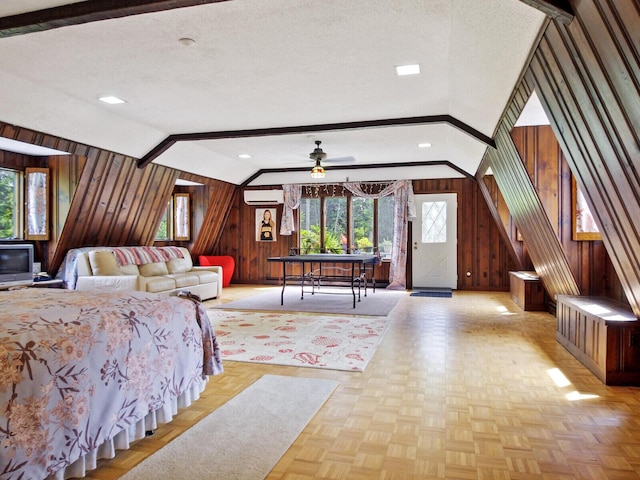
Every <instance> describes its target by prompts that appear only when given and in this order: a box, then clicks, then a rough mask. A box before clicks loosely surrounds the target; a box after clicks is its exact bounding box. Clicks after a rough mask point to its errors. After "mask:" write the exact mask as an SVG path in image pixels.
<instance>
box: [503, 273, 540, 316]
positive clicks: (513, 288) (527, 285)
mask: <svg viewBox="0 0 640 480" xmlns="http://www.w3.org/2000/svg"><path fill="white" fill-rule="evenodd" d="M509 291H510V292H511V298H512V299H513V301H514V302H516V303H517V304H518V305H520V308H522V309H523V310H525V311H544V310H546V309H547V302H546V294H545V291H544V287H543V286H542V282H541V281H540V277H539V276H538V274H536V272H509Z"/></svg>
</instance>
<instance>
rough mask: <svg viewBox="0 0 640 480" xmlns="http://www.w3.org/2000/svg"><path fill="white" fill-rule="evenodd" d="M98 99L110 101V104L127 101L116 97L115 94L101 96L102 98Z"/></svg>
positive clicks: (105, 101)
mask: <svg viewBox="0 0 640 480" xmlns="http://www.w3.org/2000/svg"><path fill="white" fill-rule="evenodd" d="M98 100H100V101H101V102H104V103H108V104H109V105H117V104H119V103H125V101H124V100H122V99H121V98H118V97H114V96H111V95H108V96H106V97H100V98H98Z"/></svg>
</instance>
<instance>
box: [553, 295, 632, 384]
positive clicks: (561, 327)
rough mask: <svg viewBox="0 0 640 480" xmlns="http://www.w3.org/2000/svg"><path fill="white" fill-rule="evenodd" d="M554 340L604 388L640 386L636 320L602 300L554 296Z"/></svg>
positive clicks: (622, 307) (625, 309) (624, 308)
mask: <svg viewBox="0 0 640 480" xmlns="http://www.w3.org/2000/svg"><path fill="white" fill-rule="evenodd" d="M557 305H558V307H557V310H556V319H557V332H556V339H557V340H558V342H560V343H561V344H562V345H563V346H564V347H565V348H566V349H567V350H568V351H569V352H570V353H571V354H572V355H573V356H574V357H576V358H577V359H578V360H579V361H580V362H581V363H582V364H583V365H584V366H586V367H587V368H588V369H589V370H591V371H592V372H593V373H594V374H595V375H596V376H597V377H598V378H599V379H600V380H602V382H603V383H605V384H606V385H634V386H640V321H638V319H637V318H636V317H635V315H634V314H633V312H632V311H631V308H629V307H628V306H626V305H624V304H622V303H619V302H615V301H613V300H611V299H608V298H604V297H581V296H572V295H558V298H557Z"/></svg>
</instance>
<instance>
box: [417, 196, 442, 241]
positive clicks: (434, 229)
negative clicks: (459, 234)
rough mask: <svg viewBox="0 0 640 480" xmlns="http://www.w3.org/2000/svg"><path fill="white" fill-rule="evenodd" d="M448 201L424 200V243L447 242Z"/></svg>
mask: <svg viewBox="0 0 640 480" xmlns="http://www.w3.org/2000/svg"><path fill="white" fill-rule="evenodd" d="M446 241H447V202H442V201H440V202H423V204H422V243H446Z"/></svg>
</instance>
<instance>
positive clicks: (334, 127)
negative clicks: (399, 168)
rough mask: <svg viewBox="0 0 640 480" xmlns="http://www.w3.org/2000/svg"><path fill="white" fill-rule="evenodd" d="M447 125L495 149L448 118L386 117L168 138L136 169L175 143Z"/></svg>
mask: <svg viewBox="0 0 640 480" xmlns="http://www.w3.org/2000/svg"><path fill="white" fill-rule="evenodd" d="M431 123H447V124H449V125H451V126H452V127H455V128H457V129H459V130H461V131H462V132H464V133H466V134H467V135H470V136H471V137H473V138H475V139H476V140H478V141H480V142H482V143H484V144H485V145H487V146H489V147H492V148H496V144H495V141H494V140H493V139H492V138H491V137H489V136H487V135H485V134H484V133H482V132H479V131H478V130H476V129H475V128H472V127H470V126H469V125H467V124H466V123H464V122H461V121H460V120H458V119H457V118H454V117H452V116H451V115H428V116H422V117H404V118H390V119H383V120H365V121H359V122H344V123H325V124H319V125H299V126H294V127H275V128H256V129H251V130H224V131H218V132H202V133H182V134H176V135H169V136H168V137H167V138H165V139H164V140H163V141H162V142H160V143H159V144H158V145H157V146H155V147H154V148H153V149H152V150H151V151H150V152H149V153H147V154H146V155H145V156H144V157H142V158H141V159H139V160H138V167H139V168H144V167H146V166H147V165H148V164H150V163H151V162H153V161H154V160H155V159H156V158H158V157H159V156H160V155H162V154H163V153H164V152H166V151H167V150H168V149H169V148H171V147H172V146H173V145H174V144H175V143H176V142H195V141H200V140H221V139H226V138H250V137H270V136H277V135H294V134H301V133H315V132H328V131H340V130H362V129H365V128H381V127H401V126H407V125H426V124H431Z"/></svg>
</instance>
